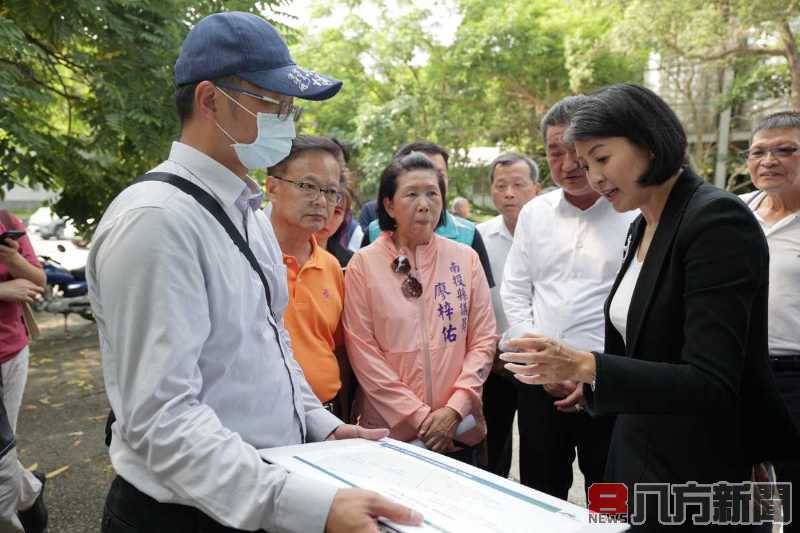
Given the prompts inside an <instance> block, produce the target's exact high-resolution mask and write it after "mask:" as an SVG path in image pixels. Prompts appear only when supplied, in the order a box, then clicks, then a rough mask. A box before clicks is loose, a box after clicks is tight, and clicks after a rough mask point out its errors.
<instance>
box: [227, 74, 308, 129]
mask: <svg viewBox="0 0 800 533" xmlns="http://www.w3.org/2000/svg"><path fill="white" fill-rule="evenodd" d="M217 87H221V88H223V89H227V90H229V91H235V92H237V93H242V94H246V95H247V96H249V97H251V98H255V99H256V100H261V101H262V102H266V103H268V104H276V105H277V106H278V113H277V115H278V118H279V119H281V120H286V119H287V118H289V117H290V116H291V117H292V118H293V119H294V121H295V122H297V121H298V120H300V117H301V116H302V114H303V108H302V107H300V106H297V105H294V104H290V103H289V102H286V101H281V100H275V99H274V98H270V97H269V96H264V95H263V94H257V93H254V92H252V91H248V90H247V89H242V88H241V87H236V86H233V85H223V84H221V83H218V84H217Z"/></svg>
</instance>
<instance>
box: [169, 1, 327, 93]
mask: <svg viewBox="0 0 800 533" xmlns="http://www.w3.org/2000/svg"><path fill="white" fill-rule="evenodd" d="M225 76H238V77H240V78H242V79H243V80H245V81H248V82H250V83H252V84H253V85H257V86H258V87H261V88H262V89H266V90H268V91H272V92H275V93H278V94H283V95H286V96H294V97H297V98H302V99H304V100H326V99H328V98H331V97H332V96H334V95H335V94H336V93H338V92H339V89H341V88H342V82H341V81H339V80H336V79H333V78H331V77H329V76H324V75H322V74H319V73H318V72H314V71H313V70H308V69H305V68H303V67H300V66H297V65H296V64H295V62H294V61H293V60H292V57H291V56H290V55H289V48H288V47H287V46H286V42H285V41H284V40H283V37H281V35H280V34H279V33H278V32H277V30H276V29H275V28H273V27H272V25H271V24H270V23H269V22H267V21H266V20H264V19H263V18H262V17H259V16H257V15H253V14H252V13H242V12H239V11H230V12H226V13H215V14H213V15H209V16H207V17H206V18H204V19H203V20H201V21H200V22H199V23H198V24H197V25H196V26H195V27H194V28H192V30H191V31H190V32H189V35H187V36H186V39H185V40H184V41H183V44H182V45H181V52H180V54H179V55H178V60H177V61H176V62H175V84H176V85H185V84H187V83H197V82H200V81H203V80H213V79H215V78H222V77H225Z"/></svg>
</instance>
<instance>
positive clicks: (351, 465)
mask: <svg viewBox="0 0 800 533" xmlns="http://www.w3.org/2000/svg"><path fill="white" fill-rule="evenodd" d="M260 454H261V456H262V457H263V458H264V459H265V460H267V461H269V462H270V463H274V464H278V465H281V466H283V467H284V468H286V469H287V470H289V471H291V472H294V473H297V474H300V475H303V476H306V477H313V478H314V479H318V480H319V481H321V482H326V483H332V484H334V485H335V486H338V487H357V488H362V489H368V490H373V491H375V492H378V493H380V494H382V495H383V496H385V497H387V498H389V499H391V500H394V501H396V502H398V503H402V504H403V505H406V506H408V507H411V508H413V509H415V510H416V511H419V512H420V513H422V515H423V516H424V518H425V522H424V524H423V525H422V526H421V527H408V526H400V525H396V524H392V523H388V522H387V523H386V524H385V527H384V530H385V531H397V532H400V533H422V532H425V533H427V532H431V533H463V532H470V533H530V532H531V531H546V532H548V533H578V532H580V533H587V532H594V531H602V532H608V533H612V532H617V531H625V530H626V529H628V526H627V525H625V524H607V523H606V524H603V523H597V522H598V520H596V519H595V520H592V519H590V515H591V514H592V513H591V512H590V511H588V510H587V509H584V508H582V507H578V506H577V505H573V504H571V503H569V502H566V501H564V500H560V499H558V498H554V497H552V496H549V495H547V494H544V493H542V492H539V491H536V490H533V489H530V488H528V487H525V486H523V485H520V484H518V483H515V482H513V481H511V480H509V479H505V478H502V477H500V476H495V475H494V474H491V473H488V472H485V471H483V470H480V469H479V468H475V467H472V466H470V465H467V464H465V463H462V462H460V461H456V460H455V459H451V458H449V457H445V456H443V455H441V454H438V453H435V452H432V451H430V450H426V449H424V448H419V447H417V446H413V445H411V444H407V443H404V442H400V441H396V440H393V439H383V440H381V441H368V440H363V439H348V440H336V441H326V442H317V443H312V444H302V445H297V446H284V447H280V448H270V449H265V450H260ZM594 516H596V515H594Z"/></svg>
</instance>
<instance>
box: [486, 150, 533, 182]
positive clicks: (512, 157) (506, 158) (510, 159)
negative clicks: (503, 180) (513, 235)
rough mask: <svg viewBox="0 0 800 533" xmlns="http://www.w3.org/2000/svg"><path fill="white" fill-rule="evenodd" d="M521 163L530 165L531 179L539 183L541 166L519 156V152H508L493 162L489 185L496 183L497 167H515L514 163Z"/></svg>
mask: <svg viewBox="0 0 800 533" xmlns="http://www.w3.org/2000/svg"><path fill="white" fill-rule="evenodd" d="M520 161H525V164H526V165H528V168H529V169H530V171H531V173H530V178H531V181H532V182H533V183H539V165H537V164H536V161H534V160H533V159H531V158H530V157H528V156H526V155H522V154H518V153H517V152H506V153H504V154H500V155H499V156H497V157H496V158H495V159H494V161H492V162H491V163H490V165H489V183H494V169H496V168H497V167H507V166H509V165H513V164H514V163H518V162H520Z"/></svg>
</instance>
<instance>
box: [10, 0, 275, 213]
mask: <svg viewBox="0 0 800 533" xmlns="http://www.w3.org/2000/svg"><path fill="white" fill-rule="evenodd" d="M280 3H281V2H280V1H278V0H270V1H268V2H262V3H261V5H259V6H256V5H255V3H254V2H252V1H250V2H248V1H224V2H223V1H222V0H201V1H198V0H63V1H59V2H46V1H42V0H33V1H31V0H5V1H4V2H3V3H2V4H0V42H1V43H3V44H2V46H0V101H2V105H0V187H3V186H6V185H9V184H10V183H22V184H26V185H29V186H36V185H42V186H44V187H45V188H48V189H56V190H60V191H61V199H60V200H59V202H58V203H57V204H56V206H55V208H56V210H57V211H58V212H59V213H61V214H63V215H66V216H69V217H71V218H73V219H74V220H75V221H76V222H77V224H78V226H79V227H80V228H82V229H87V228H88V227H89V226H87V224H86V221H87V220H91V219H95V220H96V219H98V218H99V216H100V215H101V214H102V212H103V210H104V209H105V207H106V206H107V205H108V203H109V202H110V200H111V199H112V198H113V196H114V195H116V194H117V193H118V192H119V191H120V190H121V189H122V188H123V187H125V186H126V185H127V184H128V183H130V182H131V180H132V179H133V178H135V177H136V176H137V175H139V174H141V173H142V172H145V171H146V170H148V169H149V168H151V167H152V166H154V164H155V163H157V162H158V161H159V160H160V159H162V158H163V157H165V156H166V154H167V153H168V150H169V144H170V141H171V140H173V139H175V138H176V135H177V132H178V124H177V119H176V115H175V111H174V104H173V99H172V95H173V87H174V84H173V81H172V66H173V64H174V63H175V60H176V58H177V55H178V51H179V49H180V43H181V41H182V40H183V38H184V37H185V36H186V33H187V32H188V29H189V28H190V26H191V24H192V23H193V22H195V21H197V20H199V19H200V18H201V17H203V16H205V15H207V14H209V13H213V12H216V11H220V10H223V9H227V10H243V11H253V12H258V11H260V9H257V8H262V9H263V8H266V7H267V6H269V5H271V6H279V5H280Z"/></svg>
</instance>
